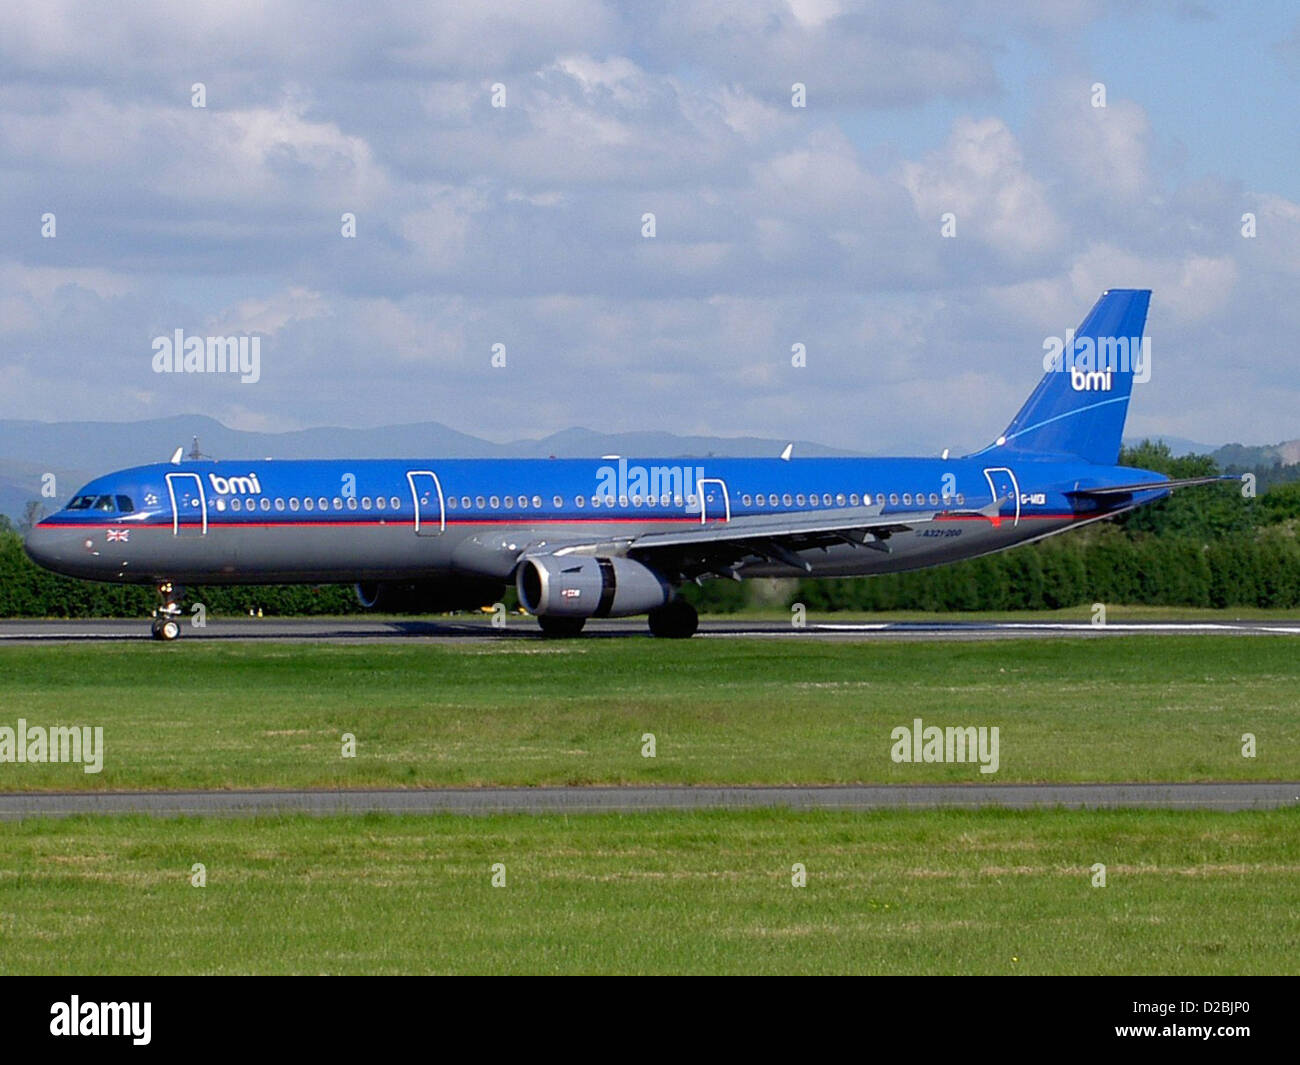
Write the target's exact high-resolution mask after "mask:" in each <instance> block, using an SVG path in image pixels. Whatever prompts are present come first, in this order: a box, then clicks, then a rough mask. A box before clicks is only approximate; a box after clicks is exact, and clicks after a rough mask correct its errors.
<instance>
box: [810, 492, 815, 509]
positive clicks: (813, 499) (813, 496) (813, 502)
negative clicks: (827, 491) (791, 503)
mask: <svg viewBox="0 0 1300 1065" xmlns="http://www.w3.org/2000/svg"><path fill="white" fill-rule="evenodd" d="M808 503H809V505H810V506H814V507H815V506H816V505H817V493H816V492H814V493H813V494H812V495H810V496H809V497H808Z"/></svg>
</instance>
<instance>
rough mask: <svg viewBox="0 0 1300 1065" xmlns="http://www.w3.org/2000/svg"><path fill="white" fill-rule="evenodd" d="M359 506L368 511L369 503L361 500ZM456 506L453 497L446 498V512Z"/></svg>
mask: <svg viewBox="0 0 1300 1065" xmlns="http://www.w3.org/2000/svg"><path fill="white" fill-rule="evenodd" d="M361 505H362V506H363V507H365V508H366V509H367V510H369V509H370V503H369V502H368V501H365V500H363V501H362V503H361ZM456 506H457V504H456V497H455V496H448V497H447V509H448V510H455V509H456Z"/></svg>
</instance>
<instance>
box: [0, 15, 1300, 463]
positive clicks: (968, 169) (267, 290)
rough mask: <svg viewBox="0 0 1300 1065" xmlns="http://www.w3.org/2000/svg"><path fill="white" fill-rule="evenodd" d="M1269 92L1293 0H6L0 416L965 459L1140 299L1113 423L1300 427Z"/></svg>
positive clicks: (1297, 432) (1288, 66) (1282, 127)
mask: <svg viewBox="0 0 1300 1065" xmlns="http://www.w3.org/2000/svg"><path fill="white" fill-rule="evenodd" d="M795 81H800V82H802V83H804V84H806V86H807V97H808V106H807V107H806V108H802V109H796V108H792V107H791V106H790V103H791V98H790V86H791V84H792V83H793V82H795ZM194 82H203V83H204V84H205V86H206V91H207V96H208V99H207V107H206V108H203V109H198V108H194V107H192V106H191V99H190V86H191V85H192V84H193V83H194ZM1094 82H1103V83H1104V84H1105V86H1106V94H1107V107H1106V108H1104V109H1098V108H1095V107H1093V106H1092V105H1091V100H1090V90H1091V86H1092V84H1093V83H1094ZM496 83H501V84H504V85H505V86H506V91H507V103H506V106H505V107H504V108H493V107H492V106H491V100H490V94H491V86H492V85H493V84H496ZM1298 101H1300V11H1297V9H1296V8H1295V6H1294V5H1293V4H1291V5H1289V4H1284V3H1260V4H1251V5H1235V4H1210V3H1194V2H1190V0H1188V2H1168V3H1091V2H1088V0H1045V2H1043V3H1040V4H1036V5H1020V4H1012V3H1010V2H1003V0H975V2H973V3H971V4H967V5H959V6H953V5H947V4H943V3H939V2H937V0H916V2H914V3H910V4H906V5H868V4H861V3H854V2H851V0H748V2H739V0H737V2H728V3H719V4H701V3H694V4H690V3H684V2H679V0H668V2H665V3H663V4H657V5H652V6H645V5H631V4H628V5H619V4H608V3H601V2H599V0H555V2H554V3H552V4H546V5H539V4H536V3H531V2H528V0H498V2H496V3H494V4H492V5H490V6H483V5H468V6H467V5H458V4H454V3H423V4H409V3H400V2H397V0H376V2H374V3H372V4H370V5H368V6H367V9H366V12H365V13H364V15H361V14H358V15H351V14H348V13H347V12H339V11H332V10H327V9H322V8H320V7H319V6H318V5H314V4H308V3H305V2H297V0H285V2H284V3H282V4H277V5H274V6H272V7H261V6H259V5H251V4H247V3H244V2H240V0H227V2H216V3H212V4H207V5H204V6H203V7H202V8H197V9H191V8H182V7H178V6H177V5H175V4H171V3H164V2H163V0H141V2H140V3H138V4H133V5H131V6H129V7H126V8H122V9H120V10H114V11H109V10H108V9H106V8H105V7H104V6H103V5H101V4H94V3H80V2H74V0H48V2H43V3H39V4H37V3H34V2H20V3H17V4H11V5H7V6H6V7H5V8H4V9H3V10H0V417H10V418H18V417H28V418H37V419H42V420H59V419H64V418H68V419H83V418H96V419H103V418H106V419H109V420H128V419H136V418H146V417H154V416H161V415H169V414H174V413H178V412H188V411H194V412H201V413H205V414H210V415H212V416H214V417H217V418H219V419H221V420H222V421H224V422H226V423H227V424H230V425H233V426H237V427H244V428H256V429H266V430H279V429H286V430H287V429H294V428H300V427H304V426H312V425H354V426H371V425H379V424H389V423H399V422H410V421H420V420H426V419H433V420H438V421H442V422H445V423H447V424H449V425H451V426H453V427H454V428H457V429H460V430H463V431H467V432H472V433H475V434H477V435H482V436H486V437H489V438H492V439H497V440H506V439H511V438H516V437H519V436H521V435H543V434H546V433H549V432H553V431H556V430H560V429H564V428H567V427H570V426H585V427H589V428H593V429H597V430H605V431H620V430H630V429H647V428H661V429H668V430H673V431H677V432H682V433H708V434H717V435H742V434H754V435H762V436H774V437H798V438H808V439H818V440H822V441H824V442H826V443H828V444H833V445H836V446H841V447H848V448H854V449H859V450H863V451H867V452H877V453H879V452H890V451H893V452H898V451H922V452H924V451H929V450H931V449H935V450H937V449H938V448H940V447H945V446H952V447H956V448H967V447H969V448H974V447H978V446H980V445H981V444H983V443H985V442H987V440H988V439H990V438H991V437H992V436H995V435H996V433H997V431H998V430H999V429H1001V428H1002V426H1003V425H1005V423H1006V422H1007V421H1008V420H1009V418H1010V417H1011V415H1012V414H1013V413H1014V412H1015V410H1016V408H1017V407H1018V406H1019V405H1020V403H1021V401H1022V400H1023V398H1024V397H1025V395H1027V394H1028V392H1029V390H1030V389H1031V388H1032V386H1033V384H1034V382H1035V380H1036V377H1037V375H1038V373H1039V370H1040V363H1041V355H1042V345H1043V344H1044V342H1045V340H1046V338H1048V337H1050V336H1059V335H1061V334H1063V333H1064V331H1065V330H1066V329H1068V328H1070V327H1072V326H1074V325H1075V324H1077V323H1078V321H1079V320H1080V319H1081V318H1082V317H1083V316H1084V314H1085V313H1086V312H1087V310H1088V308H1089V307H1090V306H1091V304H1092V302H1093V301H1094V300H1095V299H1096V297H1097V295H1098V294H1099V293H1100V291H1101V290H1102V289H1104V288H1106V287H1121V286H1139V287H1150V288H1152V289H1153V290H1154V296H1153V301H1152V312H1151V319H1150V322H1149V329H1148V332H1149V333H1150V334H1151V336H1152V347H1153V353H1154V359H1153V373H1152V379H1151V381H1150V383H1149V384H1147V385H1144V386H1143V387H1142V388H1141V389H1139V391H1138V393H1137V395H1136V397H1135V400H1134V403H1133V410H1132V414H1131V418H1130V430H1131V431H1132V432H1134V433H1152V434H1165V435H1171V436H1179V437H1185V438H1190V439H1195V440H1201V441H1205V442H1209V443H1219V442H1226V441H1232V440H1236V441H1242V442H1247V443H1271V442H1276V441H1279V440H1282V439H1291V438H1295V437H1300V423H1298V420H1297V417H1296V414H1295V412H1296V410H1297V409H1300V402H1298V401H1300V385H1298V382H1297V374H1296V370H1295V364H1294V358H1293V356H1292V354H1291V351H1290V345H1291V338H1292V337H1294V335H1295V332H1296V329H1297V327H1298V326H1300V301H1298V300H1297V299H1296V298H1295V297H1296V292H1297V285H1298V283H1300V166H1297V163H1298V161H1300V160H1298V159H1297V155H1298V154H1300V153H1298V152H1297V143H1300V138H1297V135H1296V132H1297V129H1300V104H1298ZM345 211H350V212H353V213H354V214H355V215H356V217H357V236H356V238H355V239H346V238H344V237H342V235H341V233H340V216H341V214H342V213H343V212H345ZM647 212H651V213H653V214H654V215H655V218H656V235H655V236H654V238H653V239H646V238H645V237H643V236H642V232H641V230H642V222H641V219H642V217H643V215H644V214H645V213H647ZM948 212H952V213H954V214H955V216H956V218H957V235H956V237H955V238H951V239H949V238H944V237H943V236H941V232H940V225H941V222H940V219H941V216H942V215H944V214H945V213H948ZM1246 212H1251V213H1253V214H1254V215H1255V216H1256V220H1257V234H1258V235H1257V236H1256V237H1255V238H1254V239H1246V238H1244V237H1243V236H1242V235H1241V232H1240V229H1241V216H1242V215H1243V214H1244V213H1246ZM46 213H53V214H54V215H55V217H56V219H57V235H56V236H55V237H54V239H48V238H45V237H43V236H42V235H41V219H42V216H44V215H45V214H46ZM175 329H183V330H184V331H185V332H186V333H188V334H191V335H200V336H202V335H208V336H214V335H233V334H240V333H249V334H252V335H256V336H259V337H261V350H262V353H263V366H262V373H261V375H260V379H259V380H258V381H257V383H255V384H243V383H240V382H239V380H238V379H237V378H231V377H221V376H206V375H193V374H191V375H160V374H158V373H155V372H154V370H153V367H152V365H151V356H152V348H151V343H152V341H153V339H154V338H155V337H157V336H159V335H170V334H171V333H172V331H174V330H175ZM795 343H802V344H804V345H805V347H806V350H807V353H808V356H807V365H806V366H805V367H795V366H792V365H791V359H790V352H791V346H792V345H793V344H795ZM494 344H504V345H505V346H506V352H507V358H506V365H505V366H504V367H494V366H493V365H492V361H491V353H492V346H493V345H494ZM0 443H2V442H0Z"/></svg>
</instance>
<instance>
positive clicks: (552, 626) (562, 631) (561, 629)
mask: <svg viewBox="0 0 1300 1065" xmlns="http://www.w3.org/2000/svg"><path fill="white" fill-rule="evenodd" d="M537 624H538V625H540V626H541V629H542V635H543V636H550V637H552V638H554V639H560V638H562V637H566V636H577V635H578V633H580V632H581V631H582V626H584V625H585V624H587V619H586V618H570V617H557V616H556V615H554V614H549V615H548V614H539V615H538V618H537Z"/></svg>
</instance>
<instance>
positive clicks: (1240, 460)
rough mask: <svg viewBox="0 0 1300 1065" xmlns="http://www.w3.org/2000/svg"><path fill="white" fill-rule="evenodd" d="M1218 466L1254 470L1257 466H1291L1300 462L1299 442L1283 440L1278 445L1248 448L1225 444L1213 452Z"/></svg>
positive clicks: (1240, 445) (1243, 445)
mask: <svg viewBox="0 0 1300 1065" xmlns="http://www.w3.org/2000/svg"><path fill="white" fill-rule="evenodd" d="M1214 457H1215V458H1216V459H1217V460H1218V462H1219V465H1220V466H1235V467H1239V468H1242V469H1254V468H1256V467H1259V466H1263V467H1266V468H1267V467H1270V466H1292V465H1294V464H1295V463H1297V462H1300V440H1284V441H1283V442H1282V443H1280V444H1272V445H1270V446H1265V447H1250V446H1248V445H1246V444H1227V445H1225V446H1224V447H1221V448H1219V450H1218V451H1216V452H1214Z"/></svg>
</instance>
